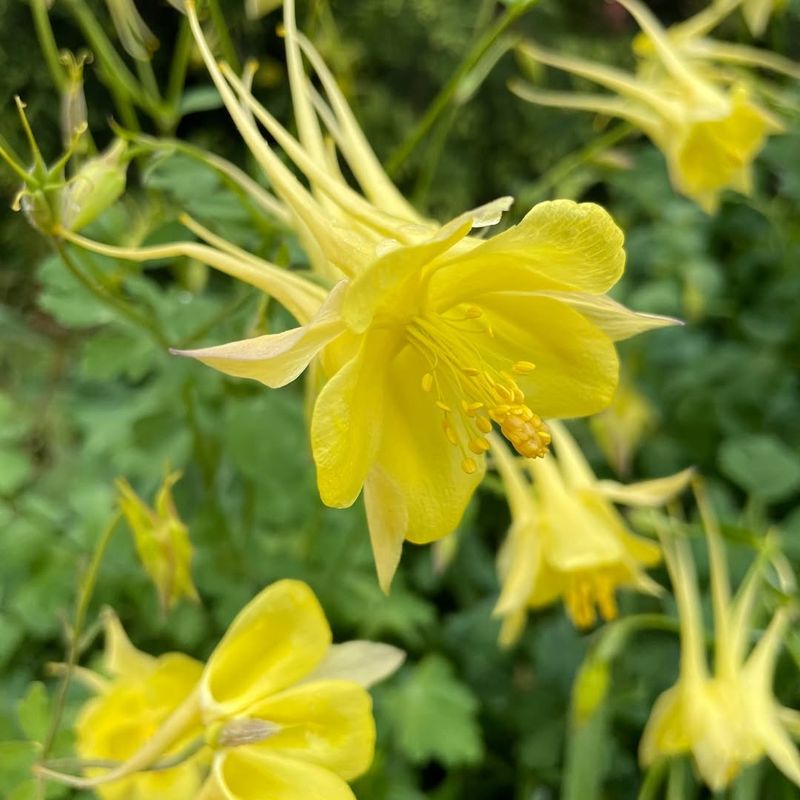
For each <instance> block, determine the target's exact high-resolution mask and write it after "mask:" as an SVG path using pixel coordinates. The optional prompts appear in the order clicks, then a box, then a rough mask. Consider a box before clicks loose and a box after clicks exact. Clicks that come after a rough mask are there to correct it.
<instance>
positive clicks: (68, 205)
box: [59, 140, 128, 231]
mask: <svg viewBox="0 0 800 800" xmlns="http://www.w3.org/2000/svg"><path fill="white" fill-rule="evenodd" d="M126 150H127V145H126V143H125V142H123V141H121V140H117V141H115V142H113V143H112V144H111V145H110V146H109V147H108V148H107V149H106V150H105V152H103V153H101V154H100V155H99V156H97V157H96V158H92V159H90V160H89V161H87V162H86V163H85V164H84V165H83V166H82V167H81V168H80V169H79V170H78V172H77V173H76V174H75V176H74V177H73V178H72V179H71V180H70V181H69V182H68V183H67V184H66V186H64V188H63V189H62V190H61V193H60V195H59V222H60V224H61V227H62V228H65V229H67V230H71V231H79V230H80V229H81V228H84V227H86V226H87V225H88V224H89V223H90V222H92V221H93V220H95V219H97V217H99V216H100V214H102V213H103V212H104V211H105V210H106V209H107V208H109V207H110V206H111V205H112V204H113V203H114V202H115V201H116V200H117V198H118V197H119V196H120V195H121V194H122V193H123V192H124V191H125V176H126V172H127V168H128V158H127V154H126Z"/></svg>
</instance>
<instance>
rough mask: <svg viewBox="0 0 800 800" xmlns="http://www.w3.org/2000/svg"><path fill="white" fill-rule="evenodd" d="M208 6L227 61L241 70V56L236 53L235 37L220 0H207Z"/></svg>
mask: <svg viewBox="0 0 800 800" xmlns="http://www.w3.org/2000/svg"><path fill="white" fill-rule="evenodd" d="M206 8H207V9H208V15H209V16H210V17H211V23H212V24H213V25H214V32H215V33H216V34H217V36H219V47H220V50H222V55H223V57H224V58H225V61H227V62H228V66H229V67H230V68H231V69H232V70H233V71H234V72H236V73H238V72H241V70H242V67H241V64H240V63H239V57H238V56H237V55H236V48H235V47H234V46H233V39H231V34H230V31H229V30H228V25H227V23H226V22H225V15H224V14H223V13H222V9H221V8H220V5H219V0H206Z"/></svg>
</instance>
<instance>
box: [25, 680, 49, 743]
mask: <svg viewBox="0 0 800 800" xmlns="http://www.w3.org/2000/svg"><path fill="white" fill-rule="evenodd" d="M17 719H19V724H20V727H21V728H22V730H23V731H24V733H25V735H26V736H27V737H28V738H29V739H31V740H32V741H34V742H43V741H44V739H45V737H46V736H47V728H48V726H49V724H50V698H49V697H48V696H47V690H46V689H45V688H44V684H43V683H41V682H40V681H36V682H34V683H32V684H31V685H30V686H29V687H28V691H27V692H26V693H25V696H24V697H23V698H22V700H20V701H19V703H18V704H17Z"/></svg>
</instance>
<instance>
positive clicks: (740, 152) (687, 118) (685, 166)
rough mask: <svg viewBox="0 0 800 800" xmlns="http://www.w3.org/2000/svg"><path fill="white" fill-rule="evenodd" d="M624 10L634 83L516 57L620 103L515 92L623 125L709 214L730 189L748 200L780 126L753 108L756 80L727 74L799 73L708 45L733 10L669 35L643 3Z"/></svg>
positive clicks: (602, 71)
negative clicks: (600, 89)
mask: <svg viewBox="0 0 800 800" xmlns="http://www.w3.org/2000/svg"><path fill="white" fill-rule="evenodd" d="M619 2H620V4H621V5H623V6H624V7H625V8H626V9H628V11H629V12H630V13H631V14H632V15H633V16H634V17H635V18H636V21H637V22H638V24H639V25H640V27H641V28H642V31H643V34H642V35H641V36H639V37H638V38H637V40H636V41H635V42H634V51H635V52H636V54H637V56H639V59H640V61H639V68H638V71H637V74H636V75H633V74H629V73H626V72H624V71H622V70H619V69H616V68H615V67H611V66H606V65H604V64H596V63H594V62H591V61H586V60H584V59H580V58H573V57H569V56H561V55H558V54H556V53H551V52H548V51H546V50H544V49H542V48H540V47H539V46H538V45H534V44H533V43H531V42H529V43H526V44H525V45H523V46H522V47H521V49H520V52H522V53H523V54H524V55H525V56H527V57H528V58H531V59H533V60H535V61H539V62H541V63H543V64H548V65H550V66H553V67H556V68H558V69H563V70H565V71H567V72H570V73H572V74H574V75H578V76H580V77H583V78H588V79H589V80H591V81H594V82H595V83H598V84H600V85H601V86H604V87H606V88H607V89H610V90H611V91H612V92H614V93H616V95H618V96H617V97H614V96H611V95H602V94H579V93H560V92H546V91H541V90H538V89H534V88H533V87H531V86H528V85H526V84H522V83H515V84H514V85H513V87H512V88H513V90H514V91H515V92H516V93H517V94H518V95H519V96H520V97H522V98H524V99H527V100H530V101H531V102H534V103H540V104H542V105H548V106H559V107H563V108H580V109H584V110H587V111H594V112H597V113H599V114H603V115H608V116H612V117H619V118H621V119H624V120H627V121H628V122H630V123H631V124H632V125H634V126H635V127H637V128H639V129H640V130H642V131H643V132H644V133H645V134H647V136H648V137H649V138H650V139H651V140H652V141H653V143H654V144H655V145H656V146H657V147H658V148H659V149H660V150H661V151H662V152H663V153H664V156H665V157H666V159H667V166H668V169H669V174H670V178H671V180H672V183H673V185H674V186H675V188H676V189H677V190H678V191H679V192H681V193H682V194H684V195H686V196H687V197H690V198H691V199H693V200H694V201H695V202H696V203H697V204H698V205H699V206H700V207H701V208H703V210H705V211H706V212H708V213H713V212H714V211H715V210H716V209H717V207H718V205H719V197H720V193H721V192H722V191H723V190H724V189H728V188H730V189H735V190H737V191H739V192H742V193H744V194H749V193H750V191H751V188H752V163H753V161H754V159H755V158H756V156H757V155H758V153H759V152H760V151H761V149H762V147H763V146H764V142H765V140H766V138H767V137H768V136H770V135H771V134H774V133H779V132H781V131H782V130H783V126H782V124H781V123H780V121H779V120H778V119H777V118H776V117H774V116H773V115H772V114H770V113H769V112H768V111H767V110H766V109H764V108H762V107H761V106H760V105H759V104H758V103H757V102H756V101H755V100H754V99H753V97H752V89H751V88H750V83H752V81H750V80H748V79H747V76H746V75H745V77H744V78H743V77H742V75H741V74H740V73H737V72H733V73H731V72H728V71H726V70H725V68H724V67H725V65H734V66H737V65H738V66H742V67H752V66H759V67H766V68H768V69H772V70H775V71H777V72H782V73H784V74H789V75H796V73H797V72H798V70H799V69H800V68H798V67H797V66H796V65H793V64H791V62H789V61H788V60H786V59H783V58H781V57H780V56H776V55H775V54H772V53H767V52H764V51H760V50H757V49H755V48H750V47H744V46H739V45H732V44H726V43H722V42H716V41H714V40H712V39H710V38H706V37H705V34H706V33H707V32H708V31H709V30H711V29H712V28H713V27H714V26H715V25H717V24H718V23H719V22H720V21H721V19H722V18H723V17H724V16H725V15H726V14H728V13H730V11H731V9H732V8H733V7H734V5H736V4H731V3H724V2H723V3H721V4H718V5H716V6H712V7H710V8H709V9H706V11H705V12H701V13H700V14H698V15H697V16H696V17H693V18H692V19H690V20H687V21H686V22H684V23H681V24H680V25H676V26H674V27H673V28H671V29H670V30H664V28H663V27H662V26H661V25H660V23H659V22H658V20H657V19H656V18H655V16H653V14H652V13H651V12H650V11H649V10H648V9H647V8H646V7H645V6H644V5H643V4H642V3H641V2H639V0H619ZM737 4H738V3H737Z"/></svg>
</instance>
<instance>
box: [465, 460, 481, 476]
mask: <svg viewBox="0 0 800 800" xmlns="http://www.w3.org/2000/svg"><path fill="white" fill-rule="evenodd" d="M461 469H463V470H464V472H466V473H467V475H473V474H474V473H475V470H477V469H478V465H477V464H476V463H475V461H474V460H473V459H471V458H465V459H464V460H463V461H462V462H461Z"/></svg>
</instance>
